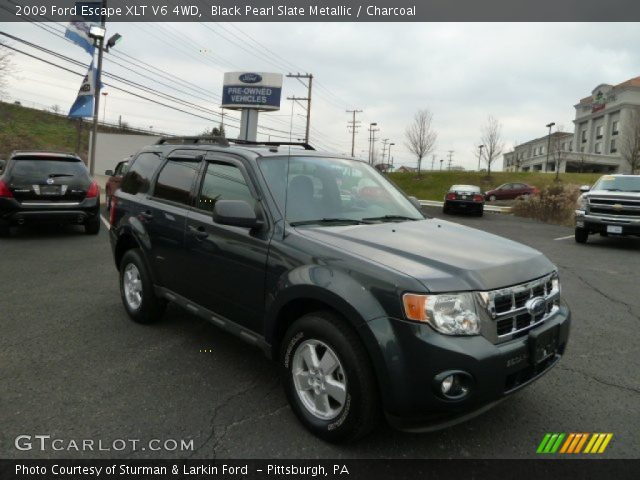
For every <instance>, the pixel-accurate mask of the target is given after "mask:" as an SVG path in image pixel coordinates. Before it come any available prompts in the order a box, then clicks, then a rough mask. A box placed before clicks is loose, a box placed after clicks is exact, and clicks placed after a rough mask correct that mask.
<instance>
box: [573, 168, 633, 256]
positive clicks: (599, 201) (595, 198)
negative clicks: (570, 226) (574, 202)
mask: <svg viewBox="0 0 640 480" xmlns="http://www.w3.org/2000/svg"><path fill="white" fill-rule="evenodd" d="M581 191H582V192H583V193H582V195H580V197H579V198H578V206H577V208H576V229H575V240H576V242H578V243H586V242H587V240H588V238H589V235H591V234H593V233H599V234H600V235H603V236H608V235H615V236H624V235H638V236H640V175H604V176H602V177H600V178H599V179H598V181H597V182H596V183H595V184H594V185H593V188H590V187H589V186H588V185H585V186H583V187H582V188H581Z"/></svg>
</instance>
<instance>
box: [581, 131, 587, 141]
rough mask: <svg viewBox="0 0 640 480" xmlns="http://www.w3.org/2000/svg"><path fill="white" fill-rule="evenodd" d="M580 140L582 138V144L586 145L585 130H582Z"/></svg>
mask: <svg viewBox="0 0 640 480" xmlns="http://www.w3.org/2000/svg"><path fill="white" fill-rule="evenodd" d="M581 138H582V143H587V131H586V130H582V133H581Z"/></svg>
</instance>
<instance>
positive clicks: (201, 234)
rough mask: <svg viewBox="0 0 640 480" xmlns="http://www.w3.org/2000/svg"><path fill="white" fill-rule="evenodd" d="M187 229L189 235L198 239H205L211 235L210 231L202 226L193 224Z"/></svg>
mask: <svg viewBox="0 0 640 480" xmlns="http://www.w3.org/2000/svg"><path fill="white" fill-rule="evenodd" d="M187 230H188V233H189V235H191V236H193V237H195V239H196V240H204V239H205V238H207V237H208V236H209V232H207V231H206V230H205V228H204V227H202V226H200V227H194V226H193V225H189V226H188V227H187Z"/></svg>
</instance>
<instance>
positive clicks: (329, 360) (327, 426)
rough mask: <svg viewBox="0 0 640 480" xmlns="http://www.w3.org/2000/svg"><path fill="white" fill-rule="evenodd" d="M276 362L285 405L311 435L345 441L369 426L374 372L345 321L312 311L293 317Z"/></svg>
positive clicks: (373, 415) (373, 414)
mask: <svg viewBox="0 0 640 480" xmlns="http://www.w3.org/2000/svg"><path fill="white" fill-rule="evenodd" d="M280 366H281V374H282V379H283V385H284V388H285V393H286V394H287V398H288V400H289V403H290V405H291V408H292V409H293V411H294V413H295V414H296V416H297V417H298V419H299V420H300V421H301V422H302V424H303V425H304V426H305V427H306V428H307V429H308V430H310V431H311V432H312V433H313V434H314V435H316V436H318V437H320V438H322V439H323V440H326V441H329V442H334V443H340V442H349V441H353V440H356V439H358V438H360V437H362V436H364V435H366V434H367V433H369V432H370V431H371V430H372V429H373V428H374V427H375V425H376V423H377V420H378V417H379V413H380V411H379V407H378V392H377V387H376V381H375V377H374V375H373V371H372V368H371V364H370V361H369V358H368V356H367V353H366V351H365V349H364V346H363V345H362V343H361V341H360V339H359V338H358V336H357V334H356V333H355V332H354V331H353V330H352V328H351V327H350V326H349V325H348V324H347V323H346V320H344V319H342V318H340V317H339V316H337V315H335V314H333V313H331V312H328V311H318V312H313V313H310V314H307V315H305V316H303V317H301V318H300V319H298V320H297V321H295V322H294V323H293V325H291V327H289V330H288V331H287V333H286V334H285V337H284V340H283V342H282V348H281V352H280Z"/></svg>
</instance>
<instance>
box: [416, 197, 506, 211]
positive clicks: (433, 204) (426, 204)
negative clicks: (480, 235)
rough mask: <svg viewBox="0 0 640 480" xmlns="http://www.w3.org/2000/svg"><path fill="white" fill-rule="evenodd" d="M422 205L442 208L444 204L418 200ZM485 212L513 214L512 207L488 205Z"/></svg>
mask: <svg viewBox="0 0 640 480" xmlns="http://www.w3.org/2000/svg"><path fill="white" fill-rule="evenodd" d="M418 201H419V202H420V205H424V206H425V207H442V205H443V204H444V202H438V201H436V200H418ZM484 211H485V212H496V213H511V207H497V206H495V205H487V204H485V206H484Z"/></svg>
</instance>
